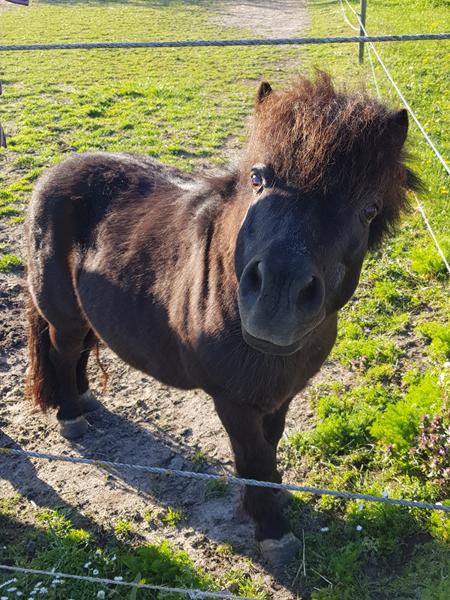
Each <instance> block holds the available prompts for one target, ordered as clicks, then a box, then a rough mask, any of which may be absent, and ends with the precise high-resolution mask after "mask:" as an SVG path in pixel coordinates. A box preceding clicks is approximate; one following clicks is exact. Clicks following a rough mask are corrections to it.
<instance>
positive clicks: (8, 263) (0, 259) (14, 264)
mask: <svg viewBox="0 0 450 600" xmlns="http://www.w3.org/2000/svg"><path fill="white" fill-rule="evenodd" d="M22 264H23V263H22V259H21V258H20V256H17V254H4V255H3V256H0V272H1V273H9V272H10V271H13V270H14V269H17V268H18V267H21V266H22Z"/></svg>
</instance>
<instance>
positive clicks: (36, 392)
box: [25, 296, 57, 412]
mask: <svg viewBox="0 0 450 600" xmlns="http://www.w3.org/2000/svg"><path fill="white" fill-rule="evenodd" d="M27 320H28V328H27V339H28V369H27V374H26V384H25V393H26V396H27V398H29V399H30V400H31V401H32V402H33V404H35V405H36V406H39V407H40V408H41V410H42V411H43V412H46V410H47V408H56V407H57V403H56V399H55V393H54V390H55V374H54V369H53V365H52V363H51V362H50V356H49V352H50V348H51V342H50V334H49V331H48V323H47V321H46V320H45V319H44V318H43V317H41V315H40V314H39V312H38V311H37V309H36V307H35V305H34V303H33V300H32V298H31V296H29V297H28V305H27Z"/></svg>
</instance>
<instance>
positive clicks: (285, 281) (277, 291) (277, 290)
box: [240, 260, 325, 320]
mask: <svg viewBox="0 0 450 600" xmlns="http://www.w3.org/2000/svg"><path fill="white" fill-rule="evenodd" d="M276 266H278V265H270V261H269V262H268V261H265V260H255V261H253V262H251V263H250V264H249V265H247V267H246V268H245V270H244V273H243V275H242V278H241V281H240V291H241V294H242V296H243V297H244V298H246V299H247V301H251V299H253V301H254V302H258V303H260V302H263V304H264V305H266V307H267V308H269V305H270V307H271V310H272V311H275V312H276V311H277V309H279V308H280V303H281V305H284V306H286V304H285V303H286V300H287V305H288V306H289V307H290V311H293V312H295V313H297V314H298V316H299V317H301V318H302V319H304V320H308V319H312V318H314V317H315V316H316V315H317V314H318V313H319V312H320V310H321V309H322V307H323V304H324V301H325V285H324V282H323V279H322V278H321V277H320V276H319V275H318V274H317V273H315V272H314V270H313V268H312V267H311V266H309V265H304V266H303V268H300V269H299V268H298V265H297V268H296V269H295V270H293V271H294V272H292V271H291V272H290V273H287V272H286V271H284V272H283V269H280V270H278V269H277V268H276ZM283 289H284V294H286V296H284V301H283V298H282V295H284V294H283ZM275 305H278V307H277V306H275Z"/></svg>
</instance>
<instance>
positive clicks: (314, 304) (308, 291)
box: [290, 271, 325, 318]
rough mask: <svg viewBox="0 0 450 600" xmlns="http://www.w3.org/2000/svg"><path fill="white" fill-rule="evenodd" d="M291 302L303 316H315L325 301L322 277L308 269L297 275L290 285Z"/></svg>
mask: <svg viewBox="0 0 450 600" xmlns="http://www.w3.org/2000/svg"><path fill="white" fill-rule="evenodd" d="M290 296H291V298H290V299H291V303H292V305H293V306H295V307H296V309H297V311H298V312H299V313H300V314H301V315H302V316H303V317H304V318H312V317H315V316H316V315H317V314H318V313H319V312H320V310H321V309H322V307H323V304H324V301H325V285H324V282H323V279H322V278H321V277H320V276H319V275H318V274H314V273H312V272H310V271H306V272H303V273H302V274H301V275H299V276H298V277H297V278H296V279H295V280H294V283H293V284H292V286H291V294H290Z"/></svg>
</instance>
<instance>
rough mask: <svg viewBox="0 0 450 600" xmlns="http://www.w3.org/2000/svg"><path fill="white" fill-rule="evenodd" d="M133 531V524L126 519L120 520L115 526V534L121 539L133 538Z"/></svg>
mask: <svg viewBox="0 0 450 600" xmlns="http://www.w3.org/2000/svg"><path fill="white" fill-rule="evenodd" d="M133 531H134V526H133V523H132V522H131V521H127V520H126V519H118V520H117V521H116V523H115V524H114V532H115V534H116V535H117V536H118V537H120V538H123V539H127V538H129V537H131V535H132V533H133Z"/></svg>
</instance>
